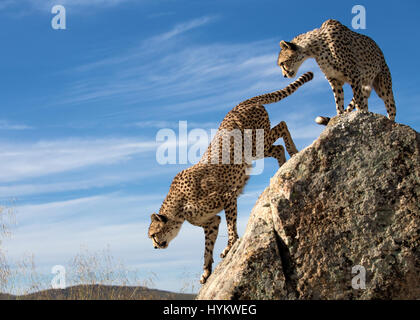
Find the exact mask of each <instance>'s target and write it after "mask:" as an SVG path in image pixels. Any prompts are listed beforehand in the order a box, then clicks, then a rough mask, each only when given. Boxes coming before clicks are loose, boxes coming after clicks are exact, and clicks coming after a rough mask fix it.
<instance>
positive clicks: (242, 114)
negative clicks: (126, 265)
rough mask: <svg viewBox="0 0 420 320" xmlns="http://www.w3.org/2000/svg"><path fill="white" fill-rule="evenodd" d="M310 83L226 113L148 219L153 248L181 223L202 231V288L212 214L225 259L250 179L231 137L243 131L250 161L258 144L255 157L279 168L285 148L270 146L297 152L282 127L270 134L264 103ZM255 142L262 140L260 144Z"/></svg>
mask: <svg viewBox="0 0 420 320" xmlns="http://www.w3.org/2000/svg"><path fill="white" fill-rule="evenodd" d="M312 78H313V74H312V73H307V74H305V75H303V76H302V77H300V78H299V79H298V80H297V81H295V82H294V83H292V84H290V85H289V86H287V87H286V88H285V89H283V90H280V91H276V92H273V93H269V94H265V95H262V96H259V97H256V98H253V99H250V100H247V101H245V102H243V103H241V104H239V105H238V106H236V107H235V108H234V109H233V110H231V111H230V112H229V113H228V114H227V115H226V117H225V119H224V120H223V122H222V124H221V125H220V128H219V130H218V132H217V133H216V136H215V137H214V139H213V141H212V143H211V144H210V146H209V148H208V150H207V151H206V153H205V154H204V155H203V157H202V159H201V160H200V162H199V163H197V164H196V165H194V166H192V167H191V168H188V169H186V170H184V171H182V172H180V173H179V174H177V175H176V176H175V178H174V180H173V181H172V184H171V187H170V189H169V193H168V195H167V196H166V198H165V200H164V201H163V204H162V206H161V208H160V210H159V214H156V213H154V214H152V216H151V220H152V221H151V224H150V227H149V231H148V236H149V238H151V239H152V241H153V246H154V247H155V249H165V248H167V247H168V244H169V242H170V241H171V240H172V239H174V238H175V237H176V236H177V234H178V232H179V230H180V229H181V226H182V224H183V223H184V222H185V221H188V222H190V223H191V224H193V225H195V226H200V227H202V228H203V229H204V234H205V252H204V273H203V275H202V277H201V279H200V282H201V283H205V282H206V280H207V278H208V277H209V276H210V274H211V271H212V264H213V248H214V243H215V241H216V238H217V235H218V230H219V224H220V220H221V218H220V217H219V216H218V215H217V214H218V213H219V212H220V211H222V210H224V211H225V214H226V221H227V224H228V233H229V240H228V245H227V247H226V249H225V250H224V251H223V253H222V254H221V257H222V258H223V257H225V256H226V255H227V253H228V252H229V250H230V249H231V247H232V246H233V244H234V243H235V242H236V240H237V239H238V233H237V229H236V219H237V198H238V196H239V195H240V194H241V192H242V190H243V188H244V187H245V185H246V183H247V181H248V179H249V170H250V167H251V166H252V161H251V162H249V161H244V158H243V157H242V156H241V159H238V157H237V156H236V150H234V148H231V147H232V139H231V138H232V136H230V133H231V132H232V131H235V130H236V131H239V132H240V133H242V134H246V131H247V130H250V131H252V139H249V140H252V144H251V146H250V147H251V149H252V153H253V155H252V157H254V158H253V159H254V160H257V159H258V157H259V155H258V153H256V152H254V151H256V150H257V149H258V146H257V144H259V143H263V154H262V155H260V158H264V157H274V158H276V159H277V161H278V163H279V165H280V166H281V165H282V164H283V163H284V162H285V161H286V157H285V152H284V148H283V147H282V146H279V145H276V146H275V145H274V143H275V142H276V141H277V140H278V139H279V138H283V139H284V141H285V145H286V149H287V152H288V153H289V154H290V155H291V156H293V155H294V154H296V153H297V152H298V151H297V149H296V147H295V145H294V143H293V140H292V137H291V136H290V133H289V130H288V129H287V126H286V123H285V122H281V123H280V124H278V125H277V126H275V127H274V128H273V129H271V125H270V120H269V117H268V114H267V111H266V109H265V107H264V106H263V104H269V103H274V102H278V101H280V100H281V99H283V98H285V97H287V96H289V95H291V94H292V93H293V92H295V91H296V90H297V89H298V88H299V87H300V86H302V85H303V84H304V83H306V82H308V81H310V80H312ZM256 130H261V131H262V132H263V133H264V135H263V137H261V135H260V136H258V134H254V133H255V131H256ZM226 135H227V143H228V147H227V148H228V151H229V152H228V153H229V154H228V160H229V161H230V162H228V164H225V163H224V162H223V159H222V158H223V155H222V150H223V145H222V148H219V147H220V146H219V147H218V148H216V146H217V145H218V144H219V143H220V142H221V141H224V138H226ZM242 137H244V136H242ZM250 138H251V137H250ZM259 139H264V140H263V141H259ZM244 140H245V138H244ZM244 145H245V143H242V144H241V149H242V150H240V151H246V150H244V148H245V147H244ZM215 156H216V157H215ZM215 159H216V161H214V160H215ZM238 160H239V161H238ZM251 160H252V159H251Z"/></svg>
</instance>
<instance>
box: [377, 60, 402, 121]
mask: <svg viewBox="0 0 420 320" xmlns="http://www.w3.org/2000/svg"><path fill="white" fill-rule="evenodd" d="M373 89H375V91H376V93H377V94H378V96H379V98H381V99H382V100H383V101H384V103H385V107H386V111H387V113H388V118H389V119H390V120H392V121H395V117H396V114H397V108H396V106H395V100H394V93H393V92H392V78H391V73H390V72H389V68H388V67H386V68H384V70H382V72H381V73H380V74H378V76H377V77H376V78H375V80H374V81H373Z"/></svg>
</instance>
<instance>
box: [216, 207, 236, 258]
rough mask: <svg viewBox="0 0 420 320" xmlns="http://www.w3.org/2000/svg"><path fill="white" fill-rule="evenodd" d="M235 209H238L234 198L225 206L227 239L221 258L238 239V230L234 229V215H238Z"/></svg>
mask: <svg viewBox="0 0 420 320" xmlns="http://www.w3.org/2000/svg"><path fill="white" fill-rule="evenodd" d="M237 211H238V210H237V204H236V199H234V200H232V201H230V202H229V203H228V204H227V205H226V206H225V215H226V222H227V226H228V233H229V240H228V244H227V246H226V248H225V250H223V252H222V254H221V255H220V257H221V258H222V259H223V258H224V257H226V255H227V254H228V253H229V251H230V249H231V248H232V246H233V245H234V244H235V242H236V240H238V231H237V230H236V217H237V215H238V212H237Z"/></svg>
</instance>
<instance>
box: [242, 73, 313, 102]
mask: <svg viewBox="0 0 420 320" xmlns="http://www.w3.org/2000/svg"><path fill="white" fill-rule="evenodd" d="M313 78H314V74H313V73H312V72H307V73H305V74H304V75H302V76H301V77H299V79H297V80H296V81H295V82H293V83H291V84H289V85H288V86H287V87H286V88H284V89H282V90H279V91H275V92H271V93H266V94H263V95H261V96H258V97H254V98H251V99H248V100H246V101H244V102H242V103H241V104H240V105H263V104H270V103H276V102H279V101H280V100H282V99H284V98H286V97H288V96H290V95H291V94H292V93H294V92H295V91H296V90H297V89H298V88H299V87H301V86H303V85H304V84H305V83H306V82H309V81H311V80H312V79H313Z"/></svg>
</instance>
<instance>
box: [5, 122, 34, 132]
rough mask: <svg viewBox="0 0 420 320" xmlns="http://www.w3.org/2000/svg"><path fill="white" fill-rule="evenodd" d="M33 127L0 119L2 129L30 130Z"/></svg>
mask: <svg viewBox="0 0 420 320" xmlns="http://www.w3.org/2000/svg"><path fill="white" fill-rule="evenodd" d="M28 129H33V128H32V127H30V126H27V125H24V124H15V123H11V122H9V121H6V120H0V130H28Z"/></svg>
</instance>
